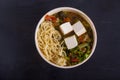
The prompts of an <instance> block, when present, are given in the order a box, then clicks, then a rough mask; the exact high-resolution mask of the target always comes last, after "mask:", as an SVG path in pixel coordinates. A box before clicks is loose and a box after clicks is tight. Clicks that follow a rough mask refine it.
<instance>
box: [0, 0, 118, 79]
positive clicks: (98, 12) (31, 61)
mask: <svg viewBox="0 0 120 80" xmlns="http://www.w3.org/2000/svg"><path fill="white" fill-rule="evenodd" d="M60 6H70V7H75V8H77V9H80V10H82V11H83V12H85V13H86V14H87V15H88V16H89V17H90V18H91V19H92V20H93V22H94V23H95V26H96V29H97V33H98V43H97V48H96V50H95V53H94V55H93V56H92V57H91V59H90V60H89V61H87V62H86V63H85V64H83V65H82V66H79V67H77V68H74V69H67V70H64V69H58V68H55V67H53V66H51V65H49V64H48V63H46V62H45V61H44V60H43V59H42V58H41V57H40V56H39V54H38V52H37V50H36V47H35V44H34V32H35V28H36V25H37V23H38V21H39V19H40V18H41V17H42V16H43V15H44V14H45V13H46V12H47V11H49V10H51V9H53V8H56V7H60ZM119 8H120V1H119V0H0V80H15V79H16V80H120V22H119V21H120V9H119Z"/></svg>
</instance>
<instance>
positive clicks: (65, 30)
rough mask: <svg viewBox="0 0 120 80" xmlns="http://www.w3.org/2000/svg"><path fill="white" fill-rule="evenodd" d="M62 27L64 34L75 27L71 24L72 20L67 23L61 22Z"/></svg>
mask: <svg viewBox="0 0 120 80" xmlns="http://www.w3.org/2000/svg"><path fill="white" fill-rule="evenodd" d="M60 29H61V31H62V33H63V34H64V35H66V34H68V33H70V32H71V31H73V27H72V25H71V24H70V22H66V23H63V24H61V25H60Z"/></svg>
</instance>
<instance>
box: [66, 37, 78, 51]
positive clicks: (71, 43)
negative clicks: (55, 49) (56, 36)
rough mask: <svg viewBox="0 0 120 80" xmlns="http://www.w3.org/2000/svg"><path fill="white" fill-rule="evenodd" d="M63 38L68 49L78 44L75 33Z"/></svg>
mask: <svg viewBox="0 0 120 80" xmlns="http://www.w3.org/2000/svg"><path fill="white" fill-rule="evenodd" d="M64 40H65V44H66V46H67V48H68V49H72V48H74V47H76V46H77V45H78V42H77V39H76V36H75V35H73V36H70V37H67V38H65V39H64Z"/></svg>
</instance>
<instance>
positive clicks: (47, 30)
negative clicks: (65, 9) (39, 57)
mask: <svg viewBox="0 0 120 80" xmlns="http://www.w3.org/2000/svg"><path fill="white" fill-rule="evenodd" d="M61 39H62V36H61V34H60V33H59V32H58V31H57V30H56V29H55V28H54V26H53V24H52V22H50V21H44V22H43V23H41V25H40V27H39V30H38V33H37V40H38V46H39V48H40V50H41V51H42V53H43V55H44V56H45V58H46V59H47V60H49V61H51V62H53V63H55V64H57V65H60V66H65V65H66V59H65V55H66V52H65V51H64V50H63V46H62V44H63V41H62V42H60V40H61Z"/></svg>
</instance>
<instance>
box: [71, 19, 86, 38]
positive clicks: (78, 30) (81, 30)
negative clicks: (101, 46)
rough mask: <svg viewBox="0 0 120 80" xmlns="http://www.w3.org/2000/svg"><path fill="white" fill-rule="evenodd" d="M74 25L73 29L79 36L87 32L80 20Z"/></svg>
mask: <svg viewBox="0 0 120 80" xmlns="http://www.w3.org/2000/svg"><path fill="white" fill-rule="evenodd" d="M72 26H73V30H74V32H75V34H76V35H77V36H80V35H82V34H84V33H85V32H86V29H85V27H84V25H83V24H82V23H81V22H80V21H78V22H76V23H75V24H73V25H72Z"/></svg>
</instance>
